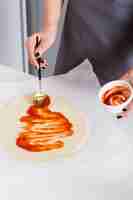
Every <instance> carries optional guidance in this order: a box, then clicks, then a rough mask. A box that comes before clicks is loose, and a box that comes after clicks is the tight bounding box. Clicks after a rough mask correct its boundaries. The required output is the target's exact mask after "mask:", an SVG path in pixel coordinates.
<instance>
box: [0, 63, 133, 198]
mask: <svg viewBox="0 0 133 200" xmlns="http://www.w3.org/2000/svg"><path fill="white" fill-rule="evenodd" d="M35 88H36V81H35V79H34V78H33V77H31V76H29V75H24V74H23V73H18V72H16V71H13V70H11V69H9V68H8V67H6V66H0V91H1V92H0V94H1V95H0V101H1V102H3V101H5V100H6V99H10V97H14V96H16V95H23V94H25V93H28V92H30V91H32V90H34V89H35ZM44 88H45V90H46V91H47V92H48V93H49V94H52V95H56V96H57V95H63V96H65V97H66V98H68V99H70V100H71V102H72V103H73V105H74V106H75V107H76V108H77V109H78V110H79V111H80V112H84V113H85V114H86V116H87V120H88V127H90V128H88V133H89V143H88V145H87V146H86V147H85V148H84V149H83V150H82V151H81V152H80V153H79V154H78V155H77V156H76V157H73V158H72V159H68V160H62V161H61V160H60V161H52V162H49V163H45V164H44V165H41V166H38V165H32V164H22V163H18V162H12V161H10V160H7V159H6V156H5V155H4V153H3V152H0V188H1V189H0V199H1V200H30V199H32V200H42V199H46V200H81V199H84V200H89V199H90V200H132V199H133V137H132V135H133V125H132V116H133V115H132V114H130V117H129V118H128V119H125V120H124V119H123V120H120V121H118V120H116V119H115V118H113V117H112V116H111V115H110V114H109V113H106V112H105V111H104V110H103V109H102V108H101V107H100V105H99V102H98V98H97V93H98V89H99V85H98V82H97V81H96V78H95V76H94V74H92V73H90V71H89V70H88V63H85V64H84V65H81V66H79V67H78V68H76V69H74V70H73V71H71V72H69V73H68V74H66V75H61V76H56V77H49V78H45V79H44ZM3 134H5V133H3Z"/></svg>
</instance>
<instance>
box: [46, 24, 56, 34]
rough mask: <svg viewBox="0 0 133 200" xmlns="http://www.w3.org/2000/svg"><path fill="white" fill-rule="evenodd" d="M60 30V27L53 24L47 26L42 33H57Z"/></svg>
mask: <svg viewBox="0 0 133 200" xmlns="http://www.w3.org/2000/svg"><path fill="white" fill-rule="evenodd" d="M57 30H58V25H51V24H48V25H45V26H44V28H43V30H42V32H44V33H45V32H57Z"/></svg>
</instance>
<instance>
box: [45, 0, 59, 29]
mask: <svg viewBox="0 0 133 200" xmlns="http://www.w3.org/2000/svg"><path fill="white" fill-rule="evenodd" d="M62 2H63V0H44V20H43V26H44V27H43V29H44V30H45V29H49V28H51V29H56V28H57V27H58V22H59V19H60V15H61V8H62Z"/></svg>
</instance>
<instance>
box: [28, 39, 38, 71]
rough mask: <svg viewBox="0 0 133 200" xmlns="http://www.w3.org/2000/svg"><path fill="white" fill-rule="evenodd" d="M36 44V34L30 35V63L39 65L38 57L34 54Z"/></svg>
mask: <svg viewBox="0 0 133 200" xmlns="http://www.w3.org/2000/svg"><path fill="white" fill-rule="evenodd" d="M35 45H36V39H35V37H34V36H31V37H29V38H28V40H27V42H26V47H27V50H28V57H29V62H30V64H32V65H34V66H37V67H38V62H37V60H36V57H35V55H34V54H35Z"/></svg>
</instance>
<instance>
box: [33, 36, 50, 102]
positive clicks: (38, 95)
mask: <svg viewBox="0 0 133 200" xmlns="http://www.w3.org/2000/svg"><path fill="white" fill-rule="evenodd" d="M40 42H41V41H39V37H38V36H37V37H36V46H35V49H36V48H37V47H38V46H39V44H40ZM36 58H37V62H38V65H39V68H38V69H37V72H38V84H39V91H38V92H35V93H34V94H33V103H34V104H35V105H37V106H41V105H42V103H43V101H44V99H45V97H46V96H47V95H46V94H45V93H44V92H43V91H42V68H41V63H42V62H43V59H42V58H41V57H40V55H38V56H36ZM43 69H44V68H43Z"/></svg>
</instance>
